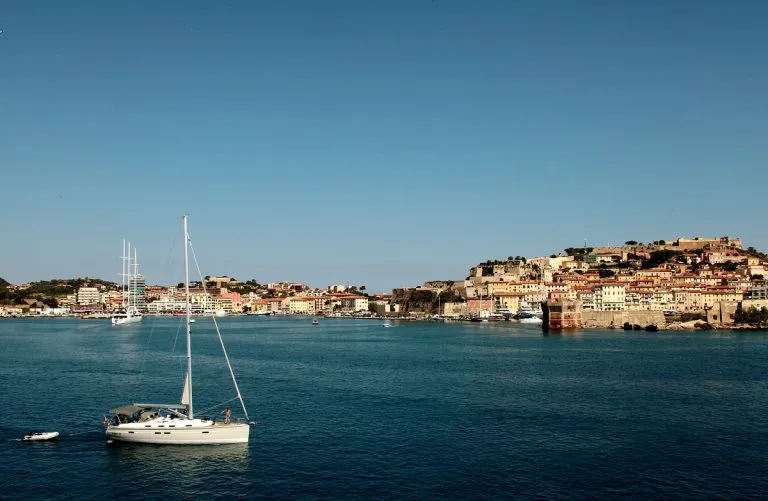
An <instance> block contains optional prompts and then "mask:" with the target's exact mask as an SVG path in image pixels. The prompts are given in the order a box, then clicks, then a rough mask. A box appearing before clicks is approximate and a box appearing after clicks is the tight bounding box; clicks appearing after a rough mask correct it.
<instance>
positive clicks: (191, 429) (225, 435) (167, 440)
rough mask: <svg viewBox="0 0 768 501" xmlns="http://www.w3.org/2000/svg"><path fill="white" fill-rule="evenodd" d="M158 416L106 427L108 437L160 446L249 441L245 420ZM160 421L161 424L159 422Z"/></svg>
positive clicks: (120, 440) (248, 427) (248, 428)
mask: <svg viewBox="0 0 768 501" xmlns="http://www.w3.org/2000/svg"><path fill="white" fill-rule="evenodd" d="M170 421H172V422H173V424H172V425H171V424H168V422H169V420H166V419H161V420H155V421H152V422H139V423H122V424H118V425H109V426H107V438H108V439H110V440H115V441H119V442H134V443H141V444H158V445H160V444H162V445H216V444H242V443H248V436H249V434H250V426H249V425H247V424H245V423H232V424H225V423H215V424H214V423H213V422H212V421H208V420H205V421H201V420H199V419H193V420H189V419H173V420H170ZM161 423H163V424H161Z"/></svg>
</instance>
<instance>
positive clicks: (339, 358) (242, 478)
mask: <svg viewBox="0 0 768 501" xmlns="http://www.w3.org/2000/svg"><path fill="white" fill-rule="evenodd" d="M208 321H209V320H206V319H200V320H199V321H198V322H197V323H196V324H194V325H195V327H194V333H193V337H194V343H193V344H194V383H195V384H194V391H195V403H196V408H197V409H198V414H199V415H205V414H208V415H210V416H213V415H216V414H217V413H218V412H219V411H220V410H221V409H222V408H223V406H224V405H226V404H224V402H225V401H227V400H228V399H231V398H232V397H234V395H235V393H234V390H233V389H232V386H231V382H230V381H229V379H228V373H227V369H226V365H225V362H224V360H223V358H222V357H221V356H220V349H219V347H218V341H217V339H216V338H215V335H214V334H213V330H212V328H211V327H210V326H207V325H205V324H206V323H207V322H208ZM220 325H221V327H222V334H223V335H224V338H225V342H226V345H227V349H228V351H229V354H230V357H231V359H232V363H233V366H234V369H235V371H236V373H237V375H238V381H239V382H240V385H241V391H242V394H243V396H244V398H245V401H246V404H247V406H248V411H249V414H250V419H252V420H254V421H256V422H257V425H256V426H255V427H253V428H252V429H251V440H250V444H248V445H247V446H241V445H233V446H187V447H183V446H177V447H169V446H146V445H126V444H123V445H119V444H111V445H110V444H107V443H106V441H105V438H104V434H103V428H102V426H101V423H100V419H101V417H102V416H103V415H104V414H105V412H106V411H107V410H108V409H110V408H113V407H116V406H117V405H119V404H123V403H128V402H133V401H155V402H157V401H170V402H177V401H178V400H179V397H180V393H181V387H182V374H183V366H182V364H183V358H181V355H183V332H182V330H183V329H182V328H181V324H180V322H179V319H175V318H146V319H145V320H144V321H143V322H142V323H141V324H138V325H134V326H123V327H118V328H114V327H112V326H110V325H109V324H108V322H104V321H97V320H75V319H16V320H2V321H0V412H2V415H0V478H1V479H2V488H1V489H0V497H2V498H7V499H43V498H44V499H73V498H77V499H107V498H110V499H128V498H132V499H158V498H165V499H174V500H180V499H182V500H185V499H217V498H220V499H414V500H422V499H456V500H470V499H568V500H576V499H611V500H613V499H766V498H768V480H767V478H768V477H767V476H766V472H768V335H766V334H764V333H737V332H730V331H710V332H695V333H693V332H692V333H674V334H649V333H638V332H628V333H627V332H623V331H585V332H581V333H577V334H562V335H548V336H545V335H542V333H541V331H540V330H539V329H538V328H535V327H530V326H522V325H517V324H513V323H507V322H500V323H496V324H425V323H399V324H395V325H394V327H393V328H390V329H384V328H382V327H381V324H380V322H377V321H370V320H349V319H323V320H321V321H320V325H318V326H316V327H313V326H311V325H310V321H309V319H297V318H263V317H262V318H254V317H233V318H224V319H222V320H221V321H220ZM233 403H235V402H232V403H230V404H228V405H232V404H233ZM206 408H210V409H209V410H206ZM233 408H234V409H235V413H234V417H238V416H242V411H241V410H239V409H238V408H237V407H236V406H234V405H233ZM200 413H202V414H200ZM31 430H38V431H43V430H44V431H49V430H50V431H59V432H60V433H61V437H60V440H59V441H58V442H56V443H26V442H20V441H19V440H18V439H19V438H20V437H21V436H22V435H23V434H24V433H25V432H28V431H31Z"/></svg>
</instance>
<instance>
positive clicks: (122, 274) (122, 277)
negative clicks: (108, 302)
mask: <svg viewBox="0 0 768 501" xmlns="http://www.w3.org/2000/svg"><path fill="white" fill-rule="evenodd" d="M120 261H121V262H122V268H121V270H120V303H121V304H122V305H123V308H125V307H126V306H125V239H123V254H122V255H121V256H120Z"/></svg>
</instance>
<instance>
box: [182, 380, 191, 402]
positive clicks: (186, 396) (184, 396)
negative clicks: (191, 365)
mask: <svg viewBox="0 0 768 501" xmlns="http://www.w3.org/2000/svg"><path fill="white" fill-rule="evenodd" d="M181 403H182V404H184V405H189V374H187V375H186V376H185V377H184V390H183V391H182V392H181Z"/></svg>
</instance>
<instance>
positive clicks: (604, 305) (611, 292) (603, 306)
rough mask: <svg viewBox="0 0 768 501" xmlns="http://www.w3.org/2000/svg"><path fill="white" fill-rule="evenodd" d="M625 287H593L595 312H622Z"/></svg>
mask: <svg viewBox="0 0 768 501" xmlns="http://www.w3.org/2000/svg"><path fill="white" fill-rule="evenodd" d="M625 300H626V286H625V285H624V284H601V285H598V286H596V287H595V311H624V309H625Z"/></svg>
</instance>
